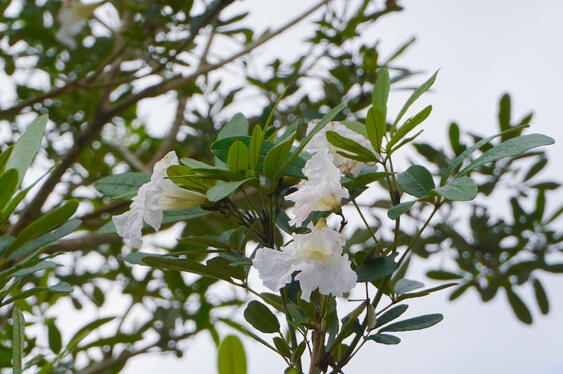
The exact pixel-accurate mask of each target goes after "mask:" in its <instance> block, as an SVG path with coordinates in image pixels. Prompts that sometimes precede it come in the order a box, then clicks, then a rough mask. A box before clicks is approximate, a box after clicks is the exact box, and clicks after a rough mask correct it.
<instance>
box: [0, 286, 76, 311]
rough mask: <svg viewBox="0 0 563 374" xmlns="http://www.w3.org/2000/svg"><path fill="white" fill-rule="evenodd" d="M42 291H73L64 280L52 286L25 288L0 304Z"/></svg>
mask: <svg viewBox="0 0 563 374" xmlns="http://www.w3.org/2000/svg"><path fill="white" fill-rule="evenodd" d="M44 291H51V292H55V293H70V292H72V291H73V288H72V287H71V285H70V284H68V283H66V282H60V283H57V284H55V285H54V286H49V287H34V288H30V289H27V290H25V291H23V292H21V293H19V294H17V295H15V296H14V297H12V298H10V299H7V300H5V301H3V302H2V304H0V306H4V305H8V304H10V303H13V302H14V301H16V300H21V299H25V298H28V297H30V296H33V295H37V294H38V293H40V292H44Z"/></svg>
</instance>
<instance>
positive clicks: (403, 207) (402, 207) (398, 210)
mask: <svg viewBox="0 0 563 374" xmlns="http://www.w3.org/2000/svg"><path fill="white" fill-rule="evenodd" d="M416 202H417V200H414V201H406V202H404V203H400V204H397V205H394V206H393V207H392V208H391V209H389V210H388V211H387V217H389V218H391V219H397V218H399V216H400V215H401V214H403V213H405V212H407V211H408V210H409V209H410V208H411V207H412V206H413V205H414V203H416Z"/></svg>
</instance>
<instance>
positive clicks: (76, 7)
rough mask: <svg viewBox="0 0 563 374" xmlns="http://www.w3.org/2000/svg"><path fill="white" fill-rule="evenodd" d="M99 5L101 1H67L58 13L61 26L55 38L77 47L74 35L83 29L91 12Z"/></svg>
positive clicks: (71, 46)
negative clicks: (94, 2)
mask: <svg viewBox="0 0 563 374" xmlns="http://www.w3.org/2000/svg"><path fill="white" fill-rule="evenodd" d="M99 5H100V3H96V4H82V3H80V1H79V0H69V1H65V2H64V3H63V6H62V7H61V10H60V11H59V13H58V14H57V21H59V23H60V28H59V30H58V31H57V33H56V34H55V38H56V39H57V40H58V41H59V42H61V43H63V44H66V45H67V46H69V47H70V48H76V41H75V40H74V36H75V35H76V34H78V33H79V32H80V30H82V28H83V27H84V26H85V25H86V22H87V19H88V17H89V16H90V14H91V13H92V12H93V11H94V9H96V8H97V7H98V6H99Z"/></svg>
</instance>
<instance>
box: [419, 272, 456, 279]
mask: <svg viewBox="0 0 563 374" xmlns="http://www.w3.org/2000/svg"><path fill="white" fill-rule="evenodd" d="M426 276H427V277H428V278H430V279H436V280H457V279H462V278H463V275H460V274H456V273H451V272H449V271H444V270H432V271H429V272H427V273H426Z"/></svg>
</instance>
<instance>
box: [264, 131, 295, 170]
mask: <svg viewBox="0 0 563 374" xmlns="http://www.w3.org/2000/svg"><path fill="white" fill-rule="evenodd" d="M294 140H295V137H294V136H292V137H291V138H290V139H289V140H286V141H285V142H283V143H279V144H276V145H275V146H274V147H273V148H272V149H270V151H269V152H268V153H267V154H266V157H264V166H263V169H264V175H265V176H266V177H267V178H268V179H270V180H271V181H275V180H276V179H277V177H278V176H279V175H280V174H281V173H280V172H281V171H282V170H281V167H282V165H283V164H284V162H285V160H286V159H287V156H288V155H289V152H290V151H291V146H292V145H293V141H294Z"/></svg>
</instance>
